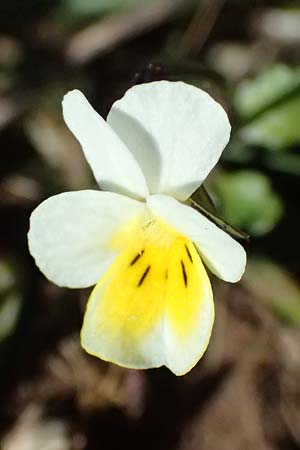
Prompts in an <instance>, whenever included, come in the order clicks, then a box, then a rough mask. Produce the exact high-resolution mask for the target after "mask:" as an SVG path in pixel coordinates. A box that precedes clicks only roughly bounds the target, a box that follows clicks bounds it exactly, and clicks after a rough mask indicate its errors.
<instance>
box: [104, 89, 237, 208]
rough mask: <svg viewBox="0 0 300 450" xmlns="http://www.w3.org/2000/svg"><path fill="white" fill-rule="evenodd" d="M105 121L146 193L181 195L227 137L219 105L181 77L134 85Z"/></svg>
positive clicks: (191, 187) (190, 190)
mask: <svg viewBox="0 0 300 450" xmlns="http://www.w3.org/2000/svg"><path fill="white" fill-rule="evenodd" d="M107 122H108V123H109V124H110V125H111V127H112V128H113V129H114V130H115V131H116V132H117V134H118V135H119V136H120V138H121V139H122V140H123V141H124V142H125V143H126V144H127V146H128V148H129V149H130V150H131V152H132V154H133V155H134V157H135V159H136V160H137V162H138V163H139V165H140V167H141V168H142V170H143V172H144V174H145V176H146V179H147V183H148V186H149V190H150V192H151V193H164V194H168V195H171V196H173V197H176V198H177V199H178V200H186V199H187V198H188V197H189V196H190V195H191V194H192V193H193V192H194V191H195V190H196V189H197V187H198V186H200V184H201V183H202V182H203V180H204V179H205V178H206V176H207V175H208V173H209V172H210V171H211V169H212V168H213V167H214V165H215V164H216V162H217V161H218V159H219V158H220V156H221V153H222V151H223V149H224V147H225V146H226V144H227V142H228V140H229V137H230V124H229V121H228V118H227V114H226V112H225V111H224V109H223V108H222V107H221V105H219V104H218V103H217V102H216V101H214V100H213V99H212V98H211V97H210V96H209V95H208V94H207V93H206V92H204V91H202V90H201V89H198V88H196V87H194V86H191V85H188V84H186V83H183V82H169V81H157V82H153V83H147V84H142V85H138V86H134V87H132V88H131V89H129V90H128V91H127V93H126V94H125V96H124V97H123V98H122V99H121V100H118V101H117V102H115V103H114V105H113V106H112V109H111V111H110V113H109V115H108V117H107Z"/></svg>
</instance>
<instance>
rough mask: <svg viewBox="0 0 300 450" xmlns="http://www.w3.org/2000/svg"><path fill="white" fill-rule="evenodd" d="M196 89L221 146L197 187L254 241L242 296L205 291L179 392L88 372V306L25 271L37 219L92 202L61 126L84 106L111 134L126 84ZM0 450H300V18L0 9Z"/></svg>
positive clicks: (157, 2)
mask: <svg viewBox="0 0 300 450" xmlns="http://www.w3.org/2000/svg"><path fill="white" fill-rule="evenodd" d="M159 79H169V80H183V81H186V82H189V83H192V84H194V85H195V86H199V87H201V88H203V89H205V90H206V91H208V92H209V93H211V95H212V96H213V97H214V98H215V99H217V100H218V101H219V102H220V103H222V105H223V106H224V108H225V109H226V110H227V112H228V114H229V116H230V120H231V123H232V127H233V132H232V139H231V142H230V144H229V146H228V147H227V150H226V151H225V153H224V155H223V156H222V160H221V164H219V165H218V167H217V168H216V169H215V170H214V172H213V173H212V174H211V175H210V177H209V179H208V180H207V182H206V188H207V189H208V191H209V192H210V194H211V196H212V198H213V200H214V203H215V205H216V211H217V214H218V216H219V217H221V218H223V219H224V220H226V221H227V222H229V223H230V224H232V225H233V226H234V227H236V228H238V229H242V230H244V231H245V232H246V233H249V234H250V235H251V240H250V242H246V243H245V246H246V249H247V253H248V255H249V262H248V266H247V270H246V273H245V276H244V277H243V279H242V281H241V282H240V283H239V284H238V285H229V284H225V283H223V282H221V281H218V280H217V279H215V278H213V279H212V283H213V287H214V291H215V299H216V323H215V327H214V331H213V337H212V340H211V343H210V346H209V349H208V351H207V353H206V355H205V357H204V358H203V359H202V360H201V361H200V362H199V364H198V365H197V366H196V368H194V369H193V370H192V371H191V372H190V373H189V374H188V375H186V376H184V377H182V378H176V377H175V376H173V375H172V374H171V373H170V372H169V371H168V370H167V369H165V368H161V369H157V370H149V371H133V370H126V369H122V368H119V367H117V366H114V365H109V364H107V363H105V362H102V361H100V360H98V359H96V358H93V357H90V356H88V355H86V354H85V353H84V352H83V351H82V350H81V348H80V345H79V330H80V327H81V323H82V317H83V313H84V308H85V304H86V300H87V297H88V295H89V291H88V290H81V291H79V290H67V289H66V290H64V289H61V288H59V287H57V286H55V285H53V284H51V283H50V282H48V281H47V280H46V279H45V278H44V277H43V275H42V274H41V273H40V272H39V271H38V269H37V268H36V267H35V266H34V263H33V260H32V258H31V257H30V255H29V254H28V249H27V240H26V234H27V231H28V220H29V216H30V213H31V211H32V210H33V209H34V208H35V207H36V206H37V204H38V203H40V202H41V201H42V200H44V199H45V198H47V197H49V196H50V195H53V194H56V193H59V192H62V191H66V190H79V189H86V188H91V187H94V186H95V182H94V181H93V179H92V176H91V172H90V170H89V168H88V166H87V164H86V162H85V160H84V158H83V155H82V153H81V150H80V147H79V145H78V144H77V142H76V141H75V139H73V137H72V136H71V134H70V133H69V131H68V130H67V128H66V126H65V125H64V123H63V120H62V114H61V99H62V96H63V94H64V93H66V91H68V90H69V89H72V88H75V87H77V88H79V89H81V90H82V91H84V92H85V94H86V95H87V96H88V98H89V99H90V101H91V102H92V104H93V105H94V107H95V108H96V109H97V110H98V111H99V112H100V113H101V114H102V115H103V116H105V115H106V114H107V112H108V111H109V108H110V106H111V105H112V103H113V102H114V101H115V100H116V99H118V98H119V97H120V96H122V95H123V93H124V92H125V91H126V90H127V89H128V88H129V87H130V86H132V85H133V84H136V83H142V82H148V81H153V80H159ZM0 155H1V160H0V161H1V164H0V190H1V194H0V214H1V220H0V376H1V383H0V391H1V401H0V417H1V419H0V442H1V445H0V448H1V450H96V449H97V450H100V449H101V450H114V449H120V448H123V449H131V450H134V449H136V450H137V449H141V448H142V449H145V450H148V449H149V450H150V449H157V450H159V449H161V450H166V449H168V450H173V449H174V450H175V449H176V450H221V449H222V450H239V449H243V450H246V449H255V450H273V449H274V450H275V449H281V450H293V449H298V448H300V283H299V276H300V267H299V258H300V254H299V253H300V252H299V229H300V215H299V192H300V190H299V177H300V5H299V2H297V1H292V0H291V1H288V0H286V1H279V0H278V1H271V0H265V1H263V0H260V1H259V0H206V1H205V0H202V1H199V0H22V2H20V1H18V0H1V1H0Z"/></svg>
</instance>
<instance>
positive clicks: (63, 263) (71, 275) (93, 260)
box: [28, 190, 145, 288]
mask: <svg viewBox="0 0 300 450" xmlns="http://www.w3.org/2000/svg"><path fill="white" fill-rule="evenodd" d="M144 210H145V204H144V203H140V202H138V201H136V200H132V199H129V198H128V197H123V196H122V195H119V194H115V193H111V192H100V191H92V190H87V191H78V192H65V193H63V194H59V195H55V196H53V197H50V198H49V199H47V200H45V201H44V202H43V203H41V204H40V205H39V206H38V207H37V208H36V209H35V210H34V211H33V213H32V215H31V218H30V229H29V233H28V244H29V250H30V253H31V255H32V256H33V257H34V258H35V262H36V264H37V266H38V267H39V268H40V270H41V271H42V272H43V273H44V275H45V276H46V277H47V278H48V279H50V280H51V281H53V282H54V283H56V284H58V285H59V286H66V287H71V288H83V287H88V286H92V285H93V284H95V283H96V282H97V281H98V280H99V278H100V277H101V275H102V274H103V273H104V272H105V271H106V270H107V268H108V267H109V266H110V264H111V263H112V262H113V261H114V259H115V258H116V257H117V255H118V248H116V246H114V245H113V243H112V239H113V237H114V236H115V235H116V234H117V233H118V230H119V229H120V228H122V227H123V226H124V225H126V223H127V222H130V221H131V220H134V218H135V217H137V216H138V215H139V214H142V213H143V211H144Z"/></svg>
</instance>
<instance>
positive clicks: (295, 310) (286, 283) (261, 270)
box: [244, 258, 300, 326]
mask: <svg viewBox="0 0 300 450" xmlns="http://www.w3.org/2000/svg"><path fill="white" fill-rule="evenodd" d="M244 282H245V283H246V285H247V287H248V289H249V290H250V291H251V292H252V294H253V296H255V298H258V299H259V300H261V301H262V302H263V303H265V305H267V306H268V307H270V308H271V309H272V310H273V311H274V312H275V313H276V315H277V316H279V317H280V318H281V319H282V320H284V321H285V322H288V323H290V324H292V325H298V326H299V325H300V286H299V283H296V281H295V280H294V278H293V277H292V276H291V275H290V274H289V272H288V271H287V270H286V269H284V268H283V267H282V266H280V265H279V264H276V263H275V262H274V261H271V260H269V259H266V258H260V259H259V258H253V259H250V260H249V261H248V264H247V271H246V273H245V275H244Z"/></svg>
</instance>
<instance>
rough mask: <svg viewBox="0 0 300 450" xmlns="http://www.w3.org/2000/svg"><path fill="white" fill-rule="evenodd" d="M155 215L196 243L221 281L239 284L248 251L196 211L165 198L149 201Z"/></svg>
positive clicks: (154, 198)
mask: <svg viewBox="0 0 300 450" xmlns="http://www.w3.org/2000/svg"><path fill="white" fill-rule="evenodd" d="M147 204H148V207H149V209H150V210H151V212H152V213H153V214H154V215H156V216H157V217H159V218H160V219H162V220H164V221H165V222H167V223H168V224H169V225H171V226H172V227H174V228H175V229H177V230H178V231H180V232H181V233H182V234H184V235H185V236H187V237H188V238H189V239H191V241H193V242H194V243H195V244H196V245H197V248H198V250H199V253H200V255H201V257H202V259H203V261H204V262H205V264H206V265H207V266H208V268H209V269H210V270H211V271H212V272H213V273H214V274H216V275H217V276H218V277H219V278H222V279H223V280H225V281H229V282H231V283H235V282H237V281H239V280H240V278H241V276H242V275H243V273H244V270H245V265H246V252H245V250H244V248H243V247H242V246H241V245H240V244H239V243H238V242H237V241H235V240H234V239H233V238H232V237H231V236H229V235H228V234H227V233H225V232H224V231H223V230H221V229H220V228H219V227H217V226H216V225H215V224H214V223H212V222H211V221H210V220H208V219H207V218H206V217H204V216H203V215H202V214H200V213H199V212H197V211H195V210H194V209H193V208H191V207H189V206H186V205H183V204H182V203H180V202H178V201H177V200H175V199H173V198H171V197H168V196H165V195H152V196H150V197H149V198H148V201H147Z"/></svg>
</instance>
